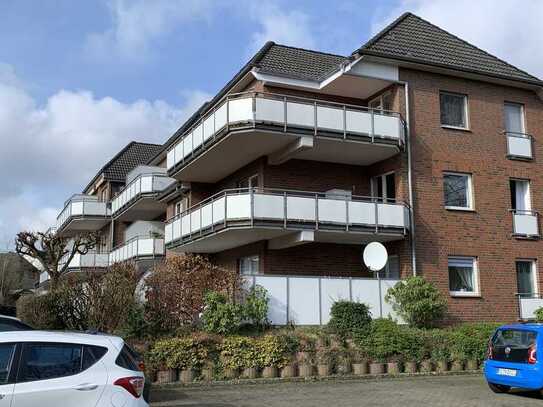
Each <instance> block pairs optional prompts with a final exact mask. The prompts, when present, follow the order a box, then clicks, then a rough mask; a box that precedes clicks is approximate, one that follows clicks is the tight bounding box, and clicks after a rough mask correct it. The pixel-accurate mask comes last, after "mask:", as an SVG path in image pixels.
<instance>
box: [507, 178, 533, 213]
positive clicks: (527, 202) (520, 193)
mask: <svg viewBox="0 0 543 407" xmlns="http://www.w3.org/2000/svg"><path fill="white" fill-rule="evenodd" d="M509 187H510V190H511V209H513V210H515V211H516V212H529V211H531V210H532V200H531V197H530V181H528V180H522V179H512V180H510V181H509Z"/></svg>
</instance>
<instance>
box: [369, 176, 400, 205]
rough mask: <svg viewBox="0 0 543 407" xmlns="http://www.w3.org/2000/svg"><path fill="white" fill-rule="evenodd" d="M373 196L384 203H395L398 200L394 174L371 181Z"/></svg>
mask: <svg viewBox="0 0 543 407" xmlns="http://www.w3.org/2000/svg"><path fill="white" fill-rule="evenodd" d="M371 194H372V196H373V197H374V198H379V199H378V200H379V201H382V202H394V201H395V199H396V179H395V175H394V173H393V172H390V173H388V174H384V175H379V176H377V177H373V178H372V179H371Z"/></svg>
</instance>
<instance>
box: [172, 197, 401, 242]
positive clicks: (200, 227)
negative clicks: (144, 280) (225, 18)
mask: <svg viewBox="0 0 543 407" xmlns="http://www.w3.org/2000/svg"><path fill="white" fill-rule="evenodd" d="M408 226H409V211H408V208H407V206H406V205H405V204H403V203H395V202H387V203H384V202H379V201H377V200H375V199H372V198H364V197H356V196H345V195H343V196H341V195H332V194H330V193H328V194H327V193H313V192H301V191H285V190H271V189H270V190H267V189H255V190H248V189H233V190H226V191H223V192H221V193H219V194H217V195H214V196H212V197H211V198H209V199H207V200H205V201H203V202H201V203H200V204H198V205H196V206H195V207H193V208H191V209H189V210H188V211H186V212H184V213H182V214H180V215H178V216H176V217H174V218H172V219H170V220H168V222H167V224H166V228H165V235H166V237H165V240H166V244H167V246H168V248H171V249H175V250H178V251H181V252H195V253H213V252H219V251H222V250H227V249H230V248H233V247H237V246H242V245H245V244H249V243H252V242H256V241H260V240H269V247H270V248H272V249H281V248H285V247H290V246H293V245H297V244H303V243H306V242H313V241H318V242H330V243H345V244H362V243H367V242H369V241H373V240H379V241H382V242H385V241H391V240H399V239H403V238H404V236H405V234H406V231H407V228H408Z"/></svg>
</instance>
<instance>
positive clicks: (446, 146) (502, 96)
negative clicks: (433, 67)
mask: <svg viewBox="0 0 543 407" xmlns="http://www.w3.org/2000/svg"><path fill="white" fill-rule="evenodd" d="M400 74H401V75H400V76H401V79H402V80H405V81H408V82H409V86H410V91H411V95H410V105H411V132H412V152H413V169H414V170H413V181H414V185H413V188H414V198H415V222H416V240H417V245H416V250H417V257H418V270H419V272H420V273H421V274H422V275H423V276H424V277H426V278H427V279H428V280H430V281H432V282H434V283H435V284H436V285H437V286H438V287H439V288H440V289H441V290H442V291H443V293H444V294H445V295H446V296H447V297H448V299H449V312H450V316H449V319H450V321H456V320H490V321H512V320H515V319H516V318H517V316H518V305H517V300H516V297H515V293H516V292H517V283H516V271H515V260H516V259H518V258H534V259H537V258H538V257H541V254H540V253H542V250H543V242H542V241H526V240H518V239H515V238H513V237H512V236H511V232H512V227H513V226H512V217H511V214H510V213H509V211H508V210H509V208H510V206H511V204H510V191H509V178H511V177H519V178H527V179H530V180H531V192H532V207H533V209H535V210H541V209H542V208H543V194H542V193H541V191H542V190H543V171H542V170H543V167H542V163H541V157H543V155H542V154H543V143H541V135H542V134H543V114H542V113H543V103H542V102H541V101H540V100H539V99H538V98H537V97H536V95H535V94H534V93H533V92H530V91H527V90H526V91H525V90H520V89H514V88H508V87H505V86H498V85H493V84H486V83H482V82H477V81H471V80H465V79H459V78H453V77H447V76H443V75H438V74H431V73H423V72H417V71H413V70H406V69H402V70H401V73H400ZM440 90H446V91H452V92H458V93H463V94H466V95H468V100H469V102H468V105H469V119H470V131H460V130H449V129H444V128H441V126H440V113H439V91H440ZM504 101H512V102H519V103H523V104H524V105H525V112H526V113H525V114H526V128H527V131H528V132H529V133H530V134H532V135H533V136H534V138H535V143H534V147H535V157H536V158H535V160H534V161H533V162H522V161H513V160H509V159H507V158H506V139H505V136H504V135H503V134H502V131H503V104H504ZM444 171H459V172H467V173H471V174H472V176H473V187H474V201H475V211H473V212H460V211H450V210H446V209H445V208H444V207H443V172H444ZM449 255H465V256H476V257H477V258H478V266H479V281H480V291H481V296H480V297H478V298H452V297H450V296H449V288H448V267H447V261H448V256H449ZM538 274H539V278H538V279H539V280H540V287H541V274H540V273H538Z"/></svg>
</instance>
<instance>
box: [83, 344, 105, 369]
mask: <svg viewBox="0 0 543 407" xmlns="http://www.w3.org/2000/svg"><path fill="white" fill-rule="evenodd" d="M106 353H107V348H104V347H102V346H92V345H85V346H84V347H83V361H82V362H81V370H86V369H88V368H89V367H91V366H92V365H94V364H95V363H96V362H98V361H99V360H100V359H102V357H103V356H104V355H105V354H106Z"/></svg>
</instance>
